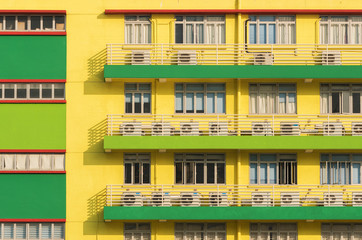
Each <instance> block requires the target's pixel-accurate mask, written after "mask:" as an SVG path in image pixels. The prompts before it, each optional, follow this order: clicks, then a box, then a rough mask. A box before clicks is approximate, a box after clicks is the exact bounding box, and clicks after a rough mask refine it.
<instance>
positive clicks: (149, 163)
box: [123, 153, 151, 185]
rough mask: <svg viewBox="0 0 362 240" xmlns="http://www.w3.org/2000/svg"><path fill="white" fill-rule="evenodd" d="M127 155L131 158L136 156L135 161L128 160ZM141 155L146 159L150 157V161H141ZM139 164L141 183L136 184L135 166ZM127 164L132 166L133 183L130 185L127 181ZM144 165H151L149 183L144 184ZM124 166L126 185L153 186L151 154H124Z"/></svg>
mask: <svg viewBox="0 0 362 240" xmlns="http://www.w3.org/2000/svg"><path fill="white" fill-rule="evenodd" d="M127 155H129V156H135V160H130V159H127ZM140 155H144V156H145V157H148V159H141V158H140ZM136 163H138V164H139V173H138V175H139V176H138V178H139V183H135V182H136V181H135V164H136ZM126 164H130V165H131V182H130V183H128V182H127V181H126V177H127V173H126V171H127V169H126ZM144 164H148V165H149V173H148V177H149V179H148V183H144V179H143V175H144ZM123 166H124V179H123V182H124V184H125V185H150V184H151V153H124V154H123Z"/></svg>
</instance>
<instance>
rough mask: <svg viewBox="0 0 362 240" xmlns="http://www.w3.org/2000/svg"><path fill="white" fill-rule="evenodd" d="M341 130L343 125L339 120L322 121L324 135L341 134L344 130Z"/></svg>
mask: <svg viewBox="0 0 362 240" xmlns="http://www.w3.org/2000/svg"><path fill="white" fill-rule="evenodd" d="M343 130H344V129H343V125H342V123H340V122H329V123H326V122H324V123H323V135H324V136H342V135H343V132H344V131H343Z"/></svg>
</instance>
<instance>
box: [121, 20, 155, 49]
mask: <svg viewBox="0 0 362 240" xmlns="http://www.w3.org/2000/svg"><path fill="white" fill-rule="evenodd" d="M124 24H125V31H124V32H125V35H124V36H125V40H124V42H125V43H126V44H135V43H140V44H145V43H151V22H150V16H125V23H124Z"/></svg>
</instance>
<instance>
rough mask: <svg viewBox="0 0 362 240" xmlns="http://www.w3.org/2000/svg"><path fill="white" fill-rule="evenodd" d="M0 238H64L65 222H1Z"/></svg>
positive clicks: (47, 239) (26, 239) (49, 239)
mask: <svg viewBox="0 0 362 240" xmlns="http://www.w3.org/2000/svg"><path fill="white" fill-rule="evenodd" d="M0 239H1V240H2V239H3V240H7V239H19V240H20V239H24V240H28V239H35V240H36V239H38V240H40V239H44V240H63V239H64V223H0Z"/></svg>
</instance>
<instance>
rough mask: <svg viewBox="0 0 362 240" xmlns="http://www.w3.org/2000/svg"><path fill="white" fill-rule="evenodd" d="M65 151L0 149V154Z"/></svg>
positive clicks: (58, 151) (60, 151) (62, 151)
mask: <svg viewBox="0 0 362 240" xmlns="http://www.w3.org/2000/svg"><path fill="white" fill-rule="evenodd" d="M65 152H66V150H65V149H0V153H65Z"/></svg>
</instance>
